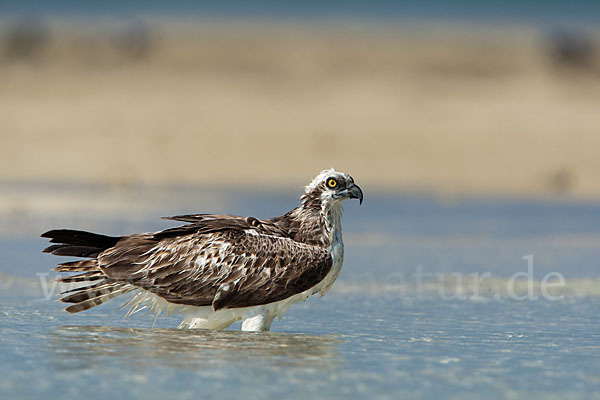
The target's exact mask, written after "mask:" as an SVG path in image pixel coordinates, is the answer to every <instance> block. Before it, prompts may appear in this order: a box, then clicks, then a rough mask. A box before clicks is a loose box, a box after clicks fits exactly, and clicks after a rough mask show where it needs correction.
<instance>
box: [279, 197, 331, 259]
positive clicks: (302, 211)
mask: <svg viewBox="0 0 600 400" xmlns="http://www.w3.org/2000/svg"><path fill="white" fill-rule="evenodd" d="M303 200H304V201H303V202H302V204H301V205H300V206H298V207H297V208H295V209H293V210H292V211H290V212H289V213H287V214H286V215H284V216H283V217H279V218H277V221H273V222H275V223H276V224H277V225H279V226H280V227H281V228H282V229H283V230H284V231H286V232H287V234H288V236H289V237H290V238H292V239H294V240H296V241H298V242H302V243H306V244H312V245H316V246H319V247H324V248H329V247H330V246H331V245H332V244H333V243H334V242H338V243H341V241H342V224H341V219H342V207H341V203H336V204H333V205H327V206H323V204H322V203H321V202H318V201H313V200H311V199H303Z"/></svg>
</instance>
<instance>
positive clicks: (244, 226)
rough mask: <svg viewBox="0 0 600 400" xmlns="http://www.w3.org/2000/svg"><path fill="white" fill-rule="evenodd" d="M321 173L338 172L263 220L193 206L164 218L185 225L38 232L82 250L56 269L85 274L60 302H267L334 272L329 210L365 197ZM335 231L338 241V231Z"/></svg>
mask: <svg viewBox="0 0 600 400" xmlns="http://www.w3.org/2000/svg"><path fill="white" fill-rule="evenodd" d="M321 175H323V176H327V177H329V179H335V180H336V185H337V186H338V187H337V188H336V190H332V188H328V187H327V186H326V183H325V182H320V181H318V182H316V183H315V181H313V183H311V185H309V186H308V187H307V191H306V193H305V194H304V195H303V196H302V203H301V205H300V206H299V207H297V208H295V209H294V210H292V211H290V212H289V213H287V214H285V215H283V216H281V217H275V218H271V219H268V220H260V219H257V218H254V217H246V218H244V217H237V216H231V215H214V214H197V215H182V216H175V217H168V218H166V219H170V220H175V221H181V222H186V223H187V224H185V225H182V226H178V227H174V228H170V229H166V230H163V231H160V232H154V233H143V234H134V235H130V236H121V237H113V236H105V235H99V234H94V233H89V232H83V231H76V230H69V229H61V230H52V231H49V232H46V233H44V234H43V235H42V237H46V238H50V239H51V240H50V242H51V243H55V244H53V245H51V246H49V247H47V248H46V249H45V250H44V252H47V253H51V254H54V255H61V256H72V257H83V258H85V259H84V260H80V261H71V262H66V263H62V264H60V265H59V266H58V267H56V268H55V270H56V271H59V272H65V273H75V274H74V275H70V276H65V277H62V278H60V279H59V280H60V281H61V282H63V283H76V282H86V283H88V285H87V286H84V287H79V288H75V289H72V290H69V291H66V292H63V297H62V299H61V300H62V301H64V302H67V303H74V304H73V305H71V306H69V307H67V308H66V310H67V311H69V312H79V311H83V310H87V309H89V308H91V307H94V306H96V305H99V304H102V303H104V302H106V301H108V300H110V299H112V298H114V297H116V296H119V295H121V294H123V293H127V292H130V291H139V290H142V291H147V292H149V293H152V294H153V295H156V296H158V297H160V298H161V299H163V300H165V301H166V302H168V303H170V304H174V305H181V306H194V307H201V308H203V309H206V308H207V307H210V308H211V309H212V310H213V312H217V311H219V310H224V309H241V308H244V309H246V308H248V309H249V308H252V307H256V306H265V305H269V304H273V303H277V302H281V301H283V300H285V299H288V298H291V297H293V296H295V295H298V294H302V293H306V292H307V291H310V289H311V288H313V287H316V286H317V285H318V284H319V283H321V282H323V281H324V279H325V278H326V277H327V276H328V274H330V272H332V267H334V269H337V271H336V273H335V276H337V273H338V272H339V267H341V259H337V261H336V260H335V259H334V258H335V254H333V253H332V251H331V247H332V241H333V240H337V239H335V238H334V236H335V235H333V232H334V230H336V229H338V228H336V227H335V226H334V224H335V221H334V219H335V218H334V219H332V215H331V214H332V212H333V211H331V210H330V209H332V207H334V206H335V207H336V210H337V208H339V207H338V205H339V204H341V201H342V200H343V199H345V198H360V199H361V201H362V192H361V191H360V188H358V186H356V185H354V183H353V181H352V178H350V177H349V176H348V175H346V174H341V173H337V172H335V171H333V170H327V171H324V172H322V173H321ZM321 175H319V176H321ZM332 177H333V178H332ZM318 178H319V177H318ZM315 179H317V178H315ZM320 179H321V180H323V179H324V178H323V177H321V178H320ZM325 195H328V196H329V197H327V196H325ZM339 209H340V211H339V215H341V208H339ZM336 212H337V211H336ZM336 218H337V219H339V217H336ZM340 232H341V231H340ZM339 240H340V244H341V233H340V238H339ZM336 254H337V253H336ZM341 254H342V256H343V252H342V253H341ZM338 258H339V257H338ZM334 264H335V265H334ZM338 264H339V266H337V265H338ZM333 280H335V277H333ZM331 283H333V281H331ZM331 283H330V284H331ZM330 284H329V286H330ZM327 288H328V287H327ZM327 288H325V289H324V290H326V289H327ZM309 294H312V293H309ZM271 319H272V318H271ZM268 324H270V320H269V321H268ZM268 324H267V326H266V329H268Z"/></svg>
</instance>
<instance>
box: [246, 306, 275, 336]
mask: <svg viewBox="0 0 600 400" xmlns="http://www.w3.org/2000/svg"><path fill="white" fill-rule="evenodd" d="M271 322H273V317H271V316H269V314H268V313H267V311H266V310H265V309H264V308H261V309H258V310H253V311H252V312H249V313H248V314H246V315H245V316H244V318H243V319H242V331H245V332H261V331H268V330H269V329H271Z"/></svg>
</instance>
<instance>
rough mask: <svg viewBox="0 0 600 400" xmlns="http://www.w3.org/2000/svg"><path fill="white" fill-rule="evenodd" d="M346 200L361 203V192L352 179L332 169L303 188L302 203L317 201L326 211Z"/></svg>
mask: <svg viewBox="0 0 600 400" xmlns="http://www.w3.org/2000/svg"><path fill="white" fill-rule="evenodd" d="M346 199H359V200H360V202H361V203H362V199H363V193H362V190H361V189H360V188H359V187H358V186H357V185H356V184H355V183H354V179H353V178H352V177H351V176H350V175H348V174H346V173H344V172H338V171H336V170H335V169H333V168H329V169H326V170H323V171H321V172H320V173H319V174H318V175H317V176H316V177H315V178H314V179H313V180H312V181H311V182H310V183H309V184H308V185H307V186H306V188H305V192H304V195H303V196H302V201H303V202H304V203H306V202H308V201H311V200H312V201H318V203H319V204H320V205H321V208H324V209H328V208H330V207H332V206H336V205H341V203H342V201H344V200H346Z"/></svg>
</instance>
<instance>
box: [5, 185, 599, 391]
mask: <svg viewBox="0 0 600 400" xmlns="http://www.w3.org/2000/svg"><path fill="white" fill-rule="evenodd" d="M5 189H7V190H5V191H4V193H5V194H4V196H5V197H4V199H3V200H6V199H7V198H10V196H11V193H12V195H15V194H14V193H17V192H18V193H25V194H30V195H38V196H41V195H48V193H49V192H50V194H51V195H52V196H55V197H58V198H62V197H61V196H63V194H60V193H58V192H56V193H55V192H52V190H55V189H50V188H41V189H40V188H39V187H19V188H17V189H15V188H14V187H8V188H5ZM61 190H62V192H61V193H67V195H65V196H66V197H65V198H66V199H67V200H69V201H71V202H72V204H83V205H80V206H79V207H74V206H73V205H69V206H68V207H65V208H64V209H63V208H61V207H59V206H57V207H55V208H53V209H52V210H50V211H48V210H47V209H43V208H40V207H38V206H35V205H30V206H29V207H26V208H24V209H20V210H19V211H18V212H15V211H14V210H13V211H10V209H5V210H4V212H3V213H2V214H0V218H2V221H0V222H2V227H3V228H2V237H1V240H0V257H1V258H0V271H1V274H2V275H1V276H0V278H2V279H0V281H1V282H2V283H1V284H0V290H1V292H0V338H1V339H0V397H2V398H40V397H47V396H50V397H58V396H61V397H66V396H78V397H81V396H85V397H86V398H92V399H93V398H105V397H109V396H110V397H113V398H130V397H132V396H135V397H142V396H144V397H146V398H165V397H166V396H171V397H177V398H182V399H185V398H223V397H227V398H232V397H242V396H243V398H249V399H252V398H260V399H264V398H281V397H285V398H307V397H315V398H356V399H362V398H367V397H374V398H390V399H391V398H394V399H395V398H398V396H399V395H405V396H407V397H411V398H461V399H463V398H481V397H484V396H485V397H488V398H507V397H511V398H532V397H538V398H539V397H544V398H590V397H598V396H600V340H599V339H600V318H599V317H598V309H599V306H600V296H599V295H600V290H599V289H597V287H598V284H599V283H600V280H598V273H597V264H598V261H597V260H599V259H600V257H599V256H600V246H599V244H600V239H599V238H600V212H599V211H600V206H598V205H594V204H584V203H574V202H564V201H562V202H558V201H554V202H541V201H538V202H536V201H527V202H525V201H508V200H504V201H489V200H482V199H462V200H460V199H459V200H455V201H453V202H447V201H446V202H441V201H437V200H435V199H432V198H428V197H421V196H399V195H397V196H396V195H394V196H392V195H370V196H368V197H367V198H366V199H365V204H364V205H363V206H362V207H358V205H356V204H353V203H351V204H348V205H347V206H346V212H345V216H344V235H345V236H344V237H345V241H346V261H345V264H344V269H343V271H342V274H341V275H340V278H339V280H338V282H337V283H336V285H335V286H334V289H333V290H332V292H331V293H329V294H328V295H327V296H326V297H325V298H312V299H310V300H309V301H308V302H306V303H303V304H297V305H295V306H293V307H292V309H291V310H290V312H289V313H288V314H287V315H286V317H285V318H284V319H282V320H280V321H275V322H274V323H273V327H272V329H273V332H267V333H250V334H249V333H242V332H239V331H237V330H231V331H223V332H214V331H201V330H198V331H181V330H177V329H175V327H176V326H177V324H178V322H179V318H177V317H176V316H172V317H169V318H163V317H160V318H158V319H157V321H156V324H154V317H153V316H151V315H147V316H144V315H139V314H136V315H134V316H132V317H130V318H128V319H126V320H124V319H123V315H124V314H125V310H118V309H117V308H118V306H119V305H120V302H119V301H118V300H116V301H115V300H113V301H111V302H109V303H107V304H105V305H103V306H101V307H97V308H96V309H93V310H90V311H88V312H85V313H80V314H75V315H69V314H67V313H65V312H63V311H62V310H61V308H62V307H61V304H59V303H57V302H55V301H54V299H53V300H50V301H48V300H46V298H45V294H44V291H46V292H52V286H51V285H52V283H51V281H50V280H47V281H45V282H46V285H47V286H43V285H42V282H43V281H44V280H46V279H49V278H52V277H53V276H54V275H53V274H50V275H43V274H44V273H47V272H49V270H50V269H51V268H52V266H53V265H54V263H55V262H56V261H58V260H59V259H58V258H56V257H51V256H48V255H42V254H41V253H39V251H40V249H41V248H43V246H44V245H45V241H44V240H42V239H40V238H38V237H37V235H38V234H39V233H40V232H41V231H43V230H44V229H47V228H51V227H55V226H70V227H79V228H84V229H93V230H96V231H102V232H106V233H113V234H116V233H125V232H134V231H148V230H154V229H160V228H164V227H167V226H170V225H171V223H170V222H167V221H160V220H157V219H156V217H158V216H159V215H163V213H164V214H177V213H186V212H192V211H197V212H199V211H205V212H234V213H236V214H242V215H255V216H257V217H267V216H270V215H275V214H280V213H282V212H284V211H285V210H286V208H288V207H292V206H293V205H294V204H295V199H294V195H293V194H286V193H279V194H277V193H270V194H268V195H266V194H250V195H245V196H244V197H240V196H239V194H237V193H235V192H232V191H225V190H220V191H218V190H211V191H202V190H200V189H194V188H169V190H164V188H150V189H149V188H141V189H140V188H138V189H135V190H134V191H133V192H131V191H127V192H124V193H123V192H117V193H111V192H109V193H107V192H106V191H102V190H98V192H97V193H95V194H93V195H91V197H94V198H96V200H97V201H98V204H100V205H98V206H97V207H96V208H94V209H93V211H90V207H91V206H88V207H87V208H86V206H85V201H83V200H85V199H87V198H88V196H90V195H89V193H90V192H94V190H95V189H94V188H89V187H86V188H81V187H63V188H61ZM207 192H209V193H211V194H206V193H207ZM7 193H8V194H7ZM15 196H16V195H15ZM52 196H50V197H52ZM98 197H100V199H98ZM53 198H54V197H53ZM132 198H145V199H147V200H145V201H144V202H142V203H135V204H136V207H135V211H134V212H132V211H131V209H132V207H131V206H132V204H134V203H132V202H131V199H132ZM148 199H150V200H148ZM79 200H81V201H79ZM5 203H6V202H5ZM41 203H43V202H41ZM56 203H57V204H61V202H60V201H58V202H56ZM69 204H71V203H69ZM88 204H89V203H88ZM102 204H104V205H106V204H112V205H111V206H110V207H109V208H108V209H106V208H103V207H102ZM164 204H168V206H167V207H165V206H164ZM11 232H12V233H11ZM528 255H533V259H531V260H532V263H531V271H530V272H531V273H530V274H529V275H525V274H528V273H529V270H528V261H527V259H523V257H524V256H528ZM40 273H41V274H42V275H41V276H38V275H36V274H40ZM486 273H487V274H489V276H487V275H486V276H485V278H484V279H481V282H480V284H479V285H475V284H474V282H473V279H472V276H470V275H469V274H471V275H473V274H475V276H476V277H477V278H478V279H480V278H481V277H482V276H484V274H486ZM515 273H521V275H518V276H516V277H515V276H514V274H515ZM549 273H556V274H560V275H561V276H562V277H563V279H564V284H562V285H560V284H558V283H560V282H558V278H556V275H553V276H552V277H551V279H549V280H548V282H550V283H557V284H556V285H555V286H551V285H550V287H549V288H548V289H547V292H543V291H542V289H541V285H542V282H543V279H544V277H545V276H546V275H547V274H549ZM511 276H513V277H514V279H513V283H512V286H511V284H510V281H511ZM459 278H460V279H459ZM511 289H512V291H511ZM530 289H531V292H529V290H530ZM232 328H233V329H239V323H237V324H236V325H235V326H233V327H232Z"/></svg>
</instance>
